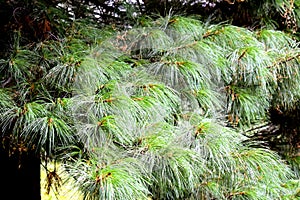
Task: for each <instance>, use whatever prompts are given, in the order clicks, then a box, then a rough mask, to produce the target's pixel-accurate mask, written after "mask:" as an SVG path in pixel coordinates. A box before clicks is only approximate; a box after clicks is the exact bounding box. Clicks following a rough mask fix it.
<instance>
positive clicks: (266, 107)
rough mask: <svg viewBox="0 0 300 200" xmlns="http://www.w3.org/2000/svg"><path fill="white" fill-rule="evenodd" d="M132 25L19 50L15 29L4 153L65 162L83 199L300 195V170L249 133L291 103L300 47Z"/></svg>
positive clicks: (149, 22)
mask: <svg viewBox="0 0 300 200" xmlns="http://www.w3.org/2000/svg"><path fill="white" fill-rule="evenodd" d="M226 2H227V1H226ZM236 2H237V3H242V2H243V1H236ZM249 2H250V1H249ZM266 2H267V3H270V2H269V1H266ZM276 2H277V1H276ZM280 2H283V1H280ZM295 2H296V3H295V4H296V5H297V1H295ZM223 3H224V2H223ZM277 3H278V2H277ZM286 3H287V2H286ZM275 5H277V6H278V5H279V3H278V4H275ZM278 10H279V11H280V12H281V13H285V12H286V10H280V8H278ZM74 12H75V11H74ZM81 14H82V13H81ZM79 18H80V17H79ZM82 18H83V17H82ZM64 19H65V22H66V21H68V18H64ZM136 20H137V24H138V25H136V26H134V27H131V28H127V29H126V30H124V29H118V28H117V27H116V26H114V25H111V26H109V25H108V26H105V27H102V28H99V27H96V26H95V25H94V24H93V23H91V22H90V21H87V20H83V19H80V20H74V21H73V22H72V23H70V24H69V25H68V24H67V23H66V24H65V23H63V22H64V20H62V21H60V23H62V24H61V25H62V26H64V27H67V29H64V30H66V31H65V32H63V31H59V30H58V31H57V36H56V38H55V39H53V38H51V37H52V36H51V37H49V38H46V39H45V40H40V41H38V42H34V43H29V44H26V45H24V41H22V39H24V38H22V29H20V31H15V33H14V43H13V45H12V46H11V49H10V51H9V52H6V53H5V56H3V57H2V58H1V60H0V71H1V75H0V79H1V81H2V83H1V84H2V88H1V90H0V127H1V133H3V137H2V141H3V142H4V141H7V140H8V141H9V144H10V145H11V148H10V149H9V150H10V151H11V153H13V152H14V151H20V152H23V153H25V152H27V151H31V150H33V151H35V152H36V153H37V154H41V155H43V156H44V157H43V158H44V159H45V160H47V161H48V159H52V160H56V161H59V162H61V163H62V164H63V166H64V169H65V172H66V173H67V174H68V175H69V178H70V179H72V180H73V179H75V182H73V183H74V186H75V187H76V188H78V190H79V191H81V192H82V194H83V197H84V199H87V200H94V199H105V200H106V199H128V200H129V199H132V200H136V199H147V198H151V199H255V200H256V199H297V198H299V190H300V185H299V184H300V182H299V181H298V180H297V179H299V175H298V174H299V171H298V168H297V167H294V168H291V167H290V166H289V165H288V163H287V161H285V160H284V159H283V158H282V157H280V156H279V154H278V153H277V152H275V151H272V150H271V149H270V148H269V147H268V145H267V144H265V143H263V142H257V141H255V140H252V139H251V138H250V136H249V135H247V134H245V133H248V132H247V131H248V130H249V129H250V130H251V129H252V128H253V127H255V126H256V125H257V124H264V123H269V122H270V121H272V115H271V113H270V111H274V110H277V111H278V112H279V111H281V112H282V111H284V112H289V111H291V110H294V109H295V107H297V106H298V99H299V96H300V93H299V91H300V90H299V89H300V88H299V85H300V77H299V73H300V72H299V50H300V48H299V46H298V42H297V41H296V40H295V39H294V38H292V36H290V35H289V34H287V33H284V32H281V31H276V30H271V29H259V30H255V31H253V30H250V29H246V28H242V27H238V26H234V25H232V24H229V23H221V24H213V23H209V22H203V21H201V20H199V19H197V18H192V17H183V16H176V15H174V16H167V17H156V18H155V19H152V18H137V19H136ZM58 33H59V34H58ZM43 37H45V36H43ZM56 180H57V181H59V179H56ZM51 184H53V183H52V182H49V185H50V186H51Z"/></svg>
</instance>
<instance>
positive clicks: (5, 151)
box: [0, 145, 41, 200]
mask: <svg viewBox="0 0 300 200" xmlns="http://www.w3.org/2000/svg"><path fill="white" fill-rule="evenodd" d="M4 146H5V145H4ZM4 146H2V145H0V171H1V173H2V175H1V182H2V184H1V187H0V188H1V189H0V192H1V196H2V197H5V198H7V199H10V200H20V199H26V200H27V199H28V200H41V190H40V158H39V156H37V155H36V153H35V152H33V151H27V152H25V151H22V149H20V148H19V149H17V150H14V151H13V152H11V151H9V148H5V147H4Z"/></svg>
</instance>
